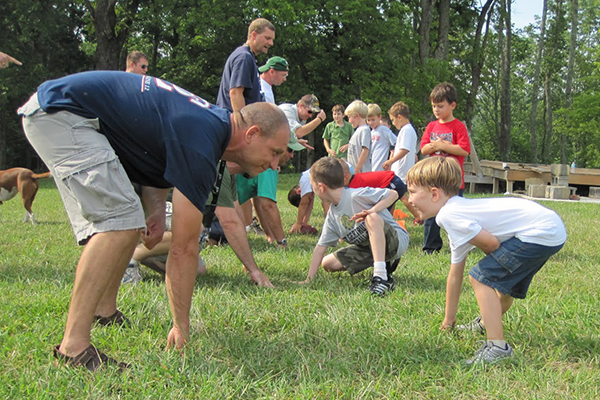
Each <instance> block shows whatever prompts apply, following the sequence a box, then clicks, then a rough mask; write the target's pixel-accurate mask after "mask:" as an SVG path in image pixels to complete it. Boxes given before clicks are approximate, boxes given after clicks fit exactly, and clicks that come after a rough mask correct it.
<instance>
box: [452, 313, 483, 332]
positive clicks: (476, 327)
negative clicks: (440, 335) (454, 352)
mask: <svg viewBox="0 0 600 400" xmlns="http://www.w3.org/2000/svg"><path fill="white" fill-rule="evenodd" d="M454 328H455V329H458V330H462V331H471V332H477V333H479V334H480V335H485V326H483V324H482V323H481V315H480V316H479V317H477V318H475V319H474V320H473V321H470V322H469V323H466V324H464V325H456V326H455V327H454Z"/></svg>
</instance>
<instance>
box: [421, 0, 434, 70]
mask: <svg viewBox="0 0 600 400" xmlns="http://www.w3.org/2000/svg"><path fill="white" fill-rule="evenodd" d="M432 20H433V0H421V23H420V24H419V31H418V34H419V59H420V61H421V66H424V65H425V62H426V61H427V59H428V58H429V51H430V45H429V30H430V28H431V21H432Z"/></svg>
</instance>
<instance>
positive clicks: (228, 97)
mask: <svg viewBox="0 0 600 400" xmlns="http://www.w3.org/2000/svg"><path fill="white" fill-rule="evenodd" d="M273 40H275V26H273V24H272V23H271V22H269V21H268V20H266V19H264V18H258V19H255V20H254V21H252V23H251V24H250V26H249V27H248V37H247V40H246V43H245V44H243V45H242V46H240V47H238V48H237V49H235V50H234V51H233V53H231V54H230V55H229V58H227V62H225V67H224V68H223V76H222V77H221V85H220V86H219V94H218V97H217V105H218V106H219V107H222V108H226V109H227V110H229V111H231V112H233V117H234V120H235V121H236V122H239V121H238V118H239V111H240V110H241V109H242V108H243V107H244V106H246V105H248V104H252V103H256V102H259V101H263V99H262V95H261V92H260V74H259V72H258V65H256V56H257V55H259V54H267V52H268V51H269V47H271V46H273Z"/></svg>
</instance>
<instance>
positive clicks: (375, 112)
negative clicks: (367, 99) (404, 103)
mask: <svg viewBox="0 0 600 400" xmlns="http://www.w3.org/2000/svg"><path fill="white" fill-rule="evenodd" d="M367 117H381V107H379V105H377V104H375V103H371V104H369V105H368V106H367Z"/></svg>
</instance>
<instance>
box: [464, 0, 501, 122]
mask: <svg viewBox="0 0 600 400" xmlns="http://www.w3.org/2000/svg"><path fill="white" fill-rule="evenodd" d="M495 3H496V0H487V1H486V2H485V4H484V5H483V7H482V8H481V12H480V13H479V17H478V19H477V28H476V30H475V39H474V40H473V58H472V59H471V91H470V92H469V95H468V97H467V101H466V104H465V123H466V125H467V128H468V129H469V131H470V132H471V131H472V125H473V109H474V108H475V101H476V99H477V93H478V91H479V84H480V82H481V69H482V68H483V63H484V61H485V56H484V55H485V48H486V45H487V39H488V33H489V26H490V20H491V16H492V12H491V10H492V9H493V8H492V7H493V6H494V5H495ZM486 15H487V19H486ZM484 23H485V25H486V28H485V35H484V36H483V41H481V35H482V32H483V25H484Z"/></svg>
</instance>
